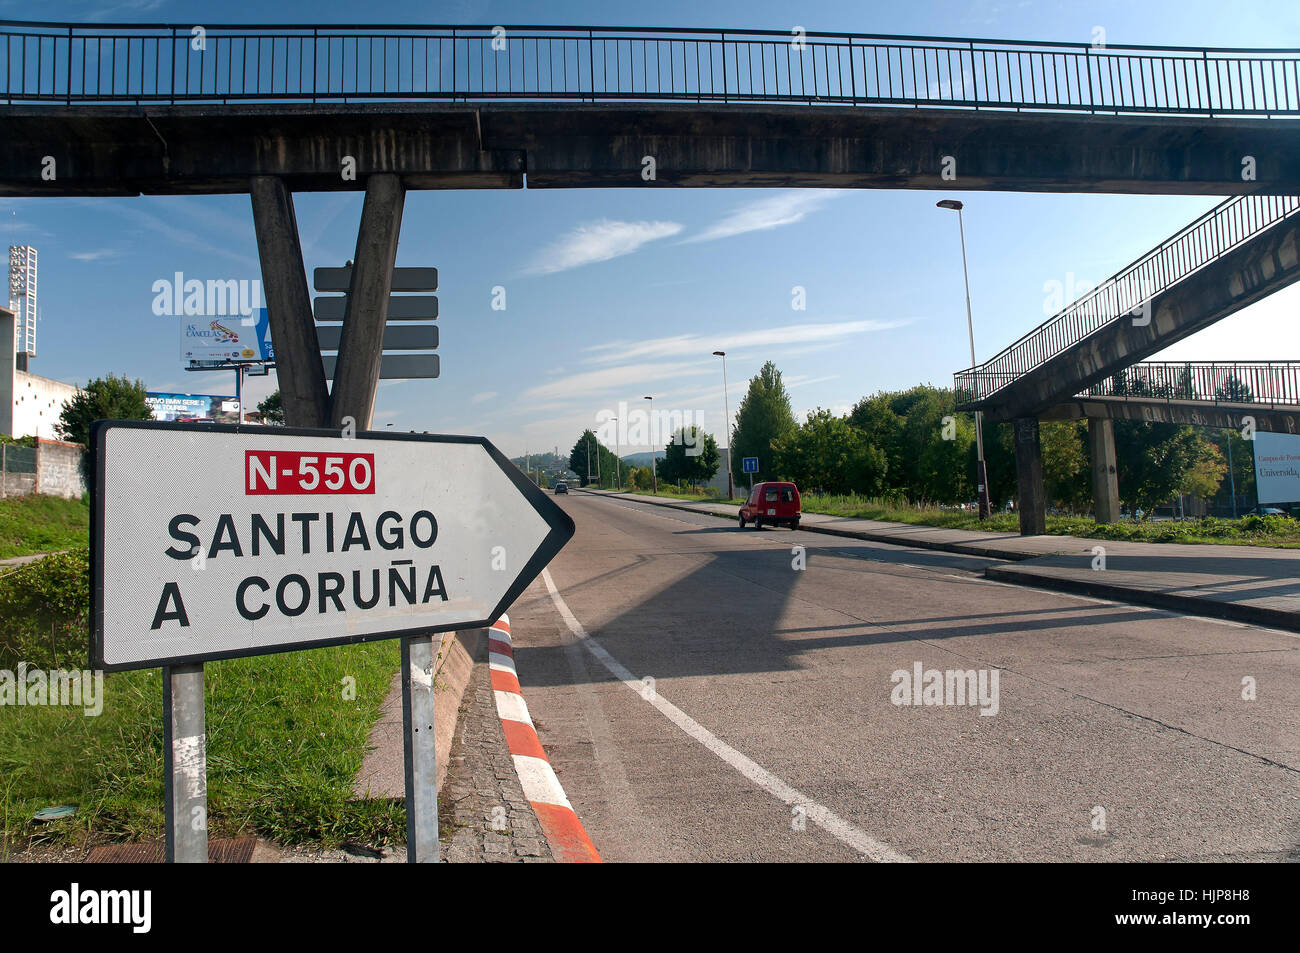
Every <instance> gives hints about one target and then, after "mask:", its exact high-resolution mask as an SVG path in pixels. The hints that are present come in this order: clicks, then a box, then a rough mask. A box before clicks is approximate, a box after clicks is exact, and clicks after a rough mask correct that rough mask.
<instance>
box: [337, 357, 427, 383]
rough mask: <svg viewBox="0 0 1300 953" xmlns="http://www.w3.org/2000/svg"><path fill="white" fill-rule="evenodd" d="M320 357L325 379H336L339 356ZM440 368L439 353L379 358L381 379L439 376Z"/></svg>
mask: <svg viewBox="0 0 1300 953" xmlns="http://www.w3.org/2000/svg"><path fill="white" fill-rule="evenodd" d="M320 359H321V362H322V363H323V364H324V365H325V379H326V380H327V381H332V380H334V369H335V366H336V365H337V364H338V358H337V357H336V356H335V355H333V354H322V355H321V358H320ZM440 369H441V364H440V362H439V360H438V355H437V354H384V355H382V356H381V357H380V359H379V379H380V380H385V381H389V380H410V379H413V378H419V377H424V378H430V377H437V376H438V372H439V370H440Z"/></svg>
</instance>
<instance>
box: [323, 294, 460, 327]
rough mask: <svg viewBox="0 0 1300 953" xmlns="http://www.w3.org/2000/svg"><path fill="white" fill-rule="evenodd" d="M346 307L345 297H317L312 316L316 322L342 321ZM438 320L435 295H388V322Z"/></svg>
mask: <svg viewBox="0 0 1300 953" xmlns="http://www.w3.org/2000/svg"><path fill="white" fill-rule="evenodd" d="M347 307H348V296H347V295H317V296H316V298H315V299H314V300H313V301H312V314H314V315H315V317H316V320H317V321H342V320H343V312H344V311H346V310H347ZM437 318H438V296H437V295H389V296H388V320H389V321H435V320H437Z"/></svg>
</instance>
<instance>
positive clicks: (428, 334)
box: [316, 324, 438, 351]
mask: <svg viewBox="0 0 1300 953" xmlns="http://www.w3.org/2000/svg"><path fill="white" fill-rule="evenodd" d="M316 340H317V341H319V342H320V349H321V350H322V351H337V350H338V349H339V342H340V341H342V340H343V325H341V324H318V325H316ZM437 346H438V326H437V325H436V324H396V325H394V324H390V325H388V326H387V327H385V328H384V345H383V348H384V350H385V351H432V350H434V349H435V348H437Z"/></svg>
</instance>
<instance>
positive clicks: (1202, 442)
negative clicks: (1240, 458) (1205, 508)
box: [1178, 434, 1228, 500]
mask: <svg viewBox="0 0 1300 953" xmlns="http://www.w3.org/2000/svg"><path fill="white" fill-rule="evenodd" d="M1197 440H1198V443H1199V447H1198V453H1197V457H1196V462H1195V463H1193V464H1192V468H1191V469H1190V470H1188V471H1187V472H1186V473H1184V474H1183V481H1182V483H1180V484H1179V485H1178V492H1179V493H1186V494H1187V495H1188V496H1192V497H1196V498H1198V499H1202V500H1209V499H1212V498H1213V497H1214V496H1215V494H1217V493H1218V492H1219V487H1220V486H1221V485H1222V484H1223V481H1224V478H1225V477H1226V476H1227V475H1228V463H1227V461H1226V460H1224V459H1223V454H1222V453H1221V452H1220V451H1219V448H1218V447H1216V446H1215V445H1214V444H1213V443H1211V442H1210V441H1209V440H1206V439H1205V438H1204V437H1203V436H1201V435H1200V434H1197Z"/></svg>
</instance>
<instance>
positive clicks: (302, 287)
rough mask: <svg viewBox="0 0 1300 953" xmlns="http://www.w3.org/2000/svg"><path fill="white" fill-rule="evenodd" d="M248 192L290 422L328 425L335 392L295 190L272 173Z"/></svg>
mask: <svg viewBox="0 0 1300 953" xmlns="http://www.w3.org/2000/svg"><path fill="white" fill-rule="evenodd" d="M248 192H249V197H250V198H251V199H252V202H253V227H254V229H255V231H256V233H257V255H258V258H259V259H260V260H261V263H262V287H263V288H264V289H265V294H266V310H267V314H268V316H269V318H270V321H271V343H272V345H273V346H274V348H275V373H276V378H277V380H278V381H279V385H280V400H281V403H282V404H283V406H284V422H285V423H286V424H288V425H289V426H290V427H328V426H329V422H330V394H329V389H328V388H327V387H326V385H325V371H324V368H323V366H322V364H321V359H320V344H319V343H318V342H317V340H316V325H315V323H314V322H313V321H312V313H311V294H310V293H309V292H308V290H307V273H306V271H305V270H304V268H303V262H302V246H301V245H300V244H299V242H298V220H297V217H296V216H295V215H294V211H293V193H292V192H290V191H289V188H288V186H286V185H285V182H284V180H283V179H282V178H279V177H278V176H272V175H256V176H253V177H252V179H251V180H250V181H249V188H248Z"/></svg>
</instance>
